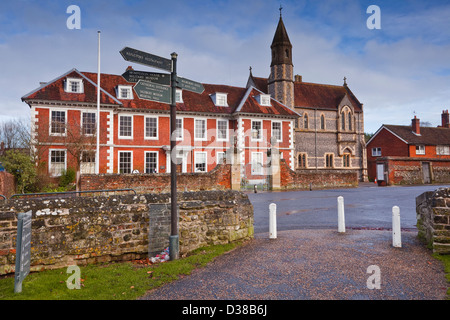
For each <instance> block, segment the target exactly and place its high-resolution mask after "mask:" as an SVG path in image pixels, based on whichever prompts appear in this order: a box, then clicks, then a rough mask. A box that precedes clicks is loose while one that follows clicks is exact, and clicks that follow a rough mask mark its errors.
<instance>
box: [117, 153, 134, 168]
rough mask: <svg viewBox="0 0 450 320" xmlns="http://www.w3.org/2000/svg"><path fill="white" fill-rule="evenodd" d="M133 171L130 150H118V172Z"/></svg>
mask: <svg viewBox="0 0 450 320" xmlns="http://www.w3.org/2000/svg"><path fill="white" fill-rule="evenodd" d="M132 171H133V153H132V152H131V151H119V173H131V172H132Z"/></svg>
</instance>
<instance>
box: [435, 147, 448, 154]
mask: <svg viewBox="0 0 450 320" xmlns="http://www.w3.org/2000/svg"><path fill="white" fill-rule="evenodd" d="M436 154H437V155H439V156H448V155H450V146H445V145H439V146H436Z"/></svg>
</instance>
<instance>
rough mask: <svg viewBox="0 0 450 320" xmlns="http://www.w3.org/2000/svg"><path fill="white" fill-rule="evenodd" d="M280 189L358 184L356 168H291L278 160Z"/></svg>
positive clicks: (306, 188) (349, 186) (337, 186)
mask: <svg viewBox="0 0 450 320" xmlns="http://www.w3.org/2000/svg"><path fill="white" fill-rule="evenodd" d="M280 169H281V189H304V190H309V188H310V186H311V187H312V188H313V189H323V188H342V187H344V188H351V187H357V186H358V172H357V170H296V171H293V170H291V169H290V168H289V167H288V166H287V165H286V161H284V159H281V160H280Z"/></svg>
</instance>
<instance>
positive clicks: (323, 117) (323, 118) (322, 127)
mask: <svg viewBox="0 0 450 320" xmlns="http://www.w3.org/2000/svg"><path fill="white" fill-rule="evenodd" d="M320 130H325V116H324V115H323V114H322V115H320Z"/></svg>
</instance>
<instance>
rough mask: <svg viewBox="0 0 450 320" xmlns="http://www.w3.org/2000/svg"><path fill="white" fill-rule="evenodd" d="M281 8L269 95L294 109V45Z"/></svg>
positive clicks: (272, 47) (273, 44)
mask: <svg viewBox="0 0 450 320" xmlns="http://www.w3.org/2000/svg"><path fill="white" fill-rule="evenodd" d="M282 9H283V7H281V6H280V20H279V21H278V26H277V29H276V31H275V35H274V37H273V41H272V45H271V46H270V48H271V50H272V63H271V64H270V76H269V79H268V82H267V85H268V91H269V94H270V95H271V96H272V97H273V98H274V99H276V100H278V101H280V102H281V103H283V104H285V105H286V106H288V107H289V108H292V109H293V108H294V80H293V78H294V76H293V73H294V65H293V63H292V44H291V41H290V40H289V36H288V34H287V31H286V27H285V26H284V22H283V17H282V14H281V10H282Z"/></svg>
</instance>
